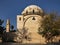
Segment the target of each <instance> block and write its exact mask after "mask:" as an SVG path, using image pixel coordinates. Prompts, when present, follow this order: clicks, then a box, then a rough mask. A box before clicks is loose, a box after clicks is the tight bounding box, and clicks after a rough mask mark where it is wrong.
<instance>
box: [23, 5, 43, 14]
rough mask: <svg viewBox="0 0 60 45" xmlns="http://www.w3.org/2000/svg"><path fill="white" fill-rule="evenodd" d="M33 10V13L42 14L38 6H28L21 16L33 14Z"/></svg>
mask: <svg viewBox="0 0 60 45" xmlns="http://www.w3.org/2000/svg"><path fill="white" fill-rule="evenodd" d="M33 10H34V13H39V12H40V13H43V10H42V9H41V8H40V7H39V6H36V5H30V6H27V7H26V8H25V9H24V11H23V12H22V14H26V13H28V14H31V13H33Z"/></svg>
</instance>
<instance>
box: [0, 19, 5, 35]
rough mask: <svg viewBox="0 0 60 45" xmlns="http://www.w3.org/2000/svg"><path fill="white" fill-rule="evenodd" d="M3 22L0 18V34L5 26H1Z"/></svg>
mask: <svg viewBox="0 0 60 45" xmlns="http://www.w3.org/2000/svg"><path fill="white" fill-rule="evenodd" d="M3 23H4V20H1V19H0V34H3V31H4V30H5V27H4V26H2V24H3Z"/></svg>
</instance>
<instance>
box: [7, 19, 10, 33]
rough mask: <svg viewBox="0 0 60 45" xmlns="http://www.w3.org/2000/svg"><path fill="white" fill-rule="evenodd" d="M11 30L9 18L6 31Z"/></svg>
mask: <svg viewBox="0 0 60 45" xmlns="http://www.w3.org/2000/svg"><path fill="white" fill-rule="evenodd" d="M9 31H10V20H9V19H7V22H6V32H9Z"/></svg>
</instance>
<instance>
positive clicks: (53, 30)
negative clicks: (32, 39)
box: [38, 13, 60, 42]
mask: <svg viewBox="0 0 60 45" xmlns="http://www.w3.org/2000/svg"><path fill="white" fill-rule="evenodd" d="M59 18H60V17H59ZM59 18H58V16H57V15H56V14H54V13H50V14H48V15H46V16H44V21H42V27H43V31H40V30H41V29H40V28H39V29H38V31H39V34H42V36H43V37H45V38H46V40H47V41H48V42H49V41H52V40H51V38H52V37H54V36H58V35H60V19H59ZM58 25H59V26H58Z"/></svg>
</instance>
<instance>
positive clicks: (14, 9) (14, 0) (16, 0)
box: [0, 0, 60, 29]
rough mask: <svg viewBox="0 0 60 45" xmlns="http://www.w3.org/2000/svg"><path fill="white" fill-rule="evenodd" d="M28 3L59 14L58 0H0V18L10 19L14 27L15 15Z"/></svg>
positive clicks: (59, 4) (59, 1) (59, 5)
mask: <svg viewBox="0 0 60 45" xmlns="http://www.w3.org/2000/svg"><path fill="white" fill-rule="evenodd" d="M28 5H38V6H39V7H41V8H42V9H43V10H44V11H45V12H52V11H56V12H58V14H60V0H0V19H3V20H4V24H3V25H4V26H5V25H6V20H7V19H10V22H11V24H12V25H14V26H15V29H16V16H17V15H19V14H21V12H22V11H23V10H24V8H25V7H27V6H28Z"/></svg>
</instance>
